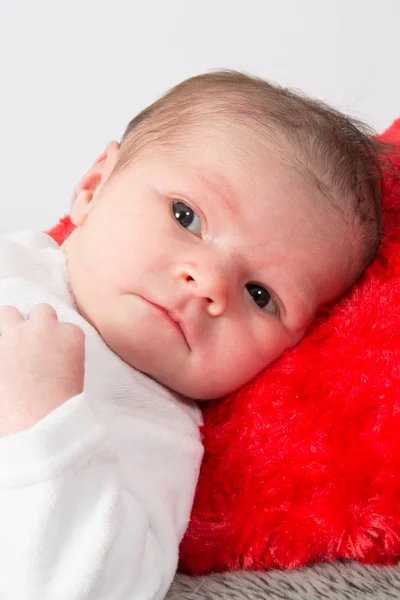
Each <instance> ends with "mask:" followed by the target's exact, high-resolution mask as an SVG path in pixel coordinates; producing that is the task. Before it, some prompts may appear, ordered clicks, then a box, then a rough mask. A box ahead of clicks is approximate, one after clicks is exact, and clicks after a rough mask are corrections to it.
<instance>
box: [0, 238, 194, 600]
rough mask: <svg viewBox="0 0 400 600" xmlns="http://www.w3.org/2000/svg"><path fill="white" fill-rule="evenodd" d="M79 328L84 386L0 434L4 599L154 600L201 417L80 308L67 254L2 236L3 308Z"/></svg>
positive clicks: (176, 539) (177, 537) (186, 505)
mask: <svg viewBox="0 0 400 600" xmlns="http://www.w3.org/2000/svg"><path fill="white" fill-rule="evenodd" d="M41 302H45V303H48V304H51V305H52V306H53V307H54V308H55V310H56V311H57V314H58V318H59V320H60V321H61V322H71V323H76V324H77V325H79V326H80V327H81V328H82V329H83V330H84V332H85V344H86V361H85V384H84V391H83V393H82V394H79V395H78V396H75V397H73V398H71V399H70V400H68V401H67V402H66V403H65V404H63V405H62V406H60V407H59V408H57V409H56V410H54V411H53V412H51V413H50V414H49V415H47V416H46V417H45V418H44V419H43V420H42V421H40V422H39V423H37V424H36V425H34V426H33V427H31V428H30V429H27V430H26V431H23V432H20V433H16V434H13V435H9V436H5V437H2V438H0V599H1V600H3V599H4V600H89V599H91V600H139V599H140V600H151V599H159V598H163V597H164V595H165V594H166V592H167V590H168V587H169V585H170V583H171V581H172V578H173V576H174V573H175V570H176V566H177V557H178V546H179V543H180V541H181V539H182V536H183V534H184V532H185V529H186V527H187V523H188V519H189V514H190V510H191V506H192V502H193V495H194V490H195V486H196V482H197V477H198V472H199V466H200V462H201V458H202V451H203V449H202V445H201V442H200V435H199V425H200V424H201V416H200V411H199V409H198V408H197V407H196V405H195V404H194V403H192V402H189V401H185V400H183V399H182V398H180V397H179V396H177V395H176V394H174V393H172V392H170V391H169V390H167V389H166V388H164V387H162V386H161V385H159V384H158V383H156V382H155V381H153V380H152V379H149V378H148V377H147V376H145V375H143V374H142V373H140V372H138V371H136V370H135V369H133V368H132V367H129V366H128V365H127V364H126V363H124V362H123V361H122V360H121V359H120V358H119V357H118V356H116V355H115V354H114V353H113V352H112V351H111V350H110V349H109V348H108V346H107V345H106V344H105V343H104V342H103V340H102V339H101V337H100V336H99V335H98V333H97V332H96V330H95V329H94V328H93V327H91V325H89V324H88V323H87V322H86V321H85V320H84V319H83V318H82V317H81V316H80V315H79V314H78V312H77V311H76V307H75V305H74V300H73V297H72V295H71V293H70V291H69V287H68V279H67V269H66V261H65V257H64V254H63V253H62V252H61V251H60V249H59V247H58V246H57V244H56V243H55V242H54V241H53V240H52V239H51V238H49V237H48V236H46V235H44V234H41V233H32V232H26V233H22V234H16V235H11V236H2V237H0V305H7V304H11V305H13V306H15V307H16V308H18V309H19V310H20V311H21V312H22V314H23V315H24V316H26V315H27V314H28V313H29V311H30V309H31V308H32V307H33V306H34V305H35V304H38V303H41Z"/></svg>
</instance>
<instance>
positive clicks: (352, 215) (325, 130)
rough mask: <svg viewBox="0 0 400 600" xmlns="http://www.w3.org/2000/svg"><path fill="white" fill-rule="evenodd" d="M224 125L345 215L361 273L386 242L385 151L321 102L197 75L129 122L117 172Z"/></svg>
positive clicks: (234, 79)
mask: <svg viewBox="0 0 400 600" xmlns="http://www.w3.org/2000/svg"><path fill="white" fill-rule="evenodd" d="M226 120H228V121H229V122H230V124H231V125H232V126H233V127H235V126H237V127H245V128H247V130H248V131H249V132H250V133H251V135H250V136H249V137H250V138H251V139H252V141H253V142H254V140H255V139H257V140H259V141H261V142H262V143H265V144H267V145H269V146H270V147H273V148H274V151H275V153H276V154H277V155H278V156H279V157H280V158H281V159H283V158H284V159H285V160H286V163H287V164H288V162H287V161H289V164H290V166H291V167H293V168H294V169H296V171H298V172H299V173H301V175H303V176H304V177H305V178H306V179H307V180H308V181H309V182H310V183H311V185H312V186H313V187H314V189H316V190H317V191H318V192H319V193H320V195H321V196H323V197H325V198H326V199H327V201H328V202H329V203H330V204H331V205H333V206H334V207H335V208H336V209H338V210H339V211H340V213H342V215H343V217H344V218H345V221H346V223H347V224H348V225H349V230H350V236H355V238H356V240H354V239H353V243H354V242H355V243H356V245H357V247H358V253H359V263H360V264H359V272H358V274H360V273H361V272H362V271H363V270H364V268H365V267H366V266H367V265H368V264H369V263H370V262H371V261H372V260H373V258H374V257H375V255H376V252H377V250H378V247H379V245H380V243H381V238H382V219H381V195H382V188H383V174H382V164H383V162H382V161H383V157H384V155H385V148H384V146H383V145H382V144H381V143H380V142H379V141H378V140H377V139H376V138H374V137H373V136H372V133H373V132H372V131H371V130H370V129H369V128H368V127H367V126H366V125H364V124H363V123H361V122H360V121H357V120H355V119H353V118H351V117H349V116H347V115H345V114H342V113H341V112H339V111H337V110H335V109H334V108H331V107H330V106H328V105H326V104H324V103H323V102H320V101H318V100H314V99H311V98H308V97H306V96H304V95H302V94H301V93H297V92H294V91H292V90H289V89H287V88H283V87H280V86H278V85H273V84H271V83H268V82H266V81H264V80H263V79H260V78H257V77H251V76H249V75H247V74H243V73H239V72H236V71H221V72H214V73H208V74H205V75H199V76H197V77H192V78H190V79H187V80H186V81H183V82H182V83H180V84H179V85H177V86H175V87H174V88H172V89H171V90H170V91H168V92H167V93H166V94H165V95H164V96H162V97H161V98H160V99H159V100H157V101H156V102H155V103H154V104H152V105H151V106H149V107H148V108H146V109H144V110H143V111H142V112H141V113H139V114H138V115H137V116H136V117H135V118H134V119H133V120H132V121H131V122H130V123H129V125H128V127H127V129H126V131H125V133H124V135H123V138H122V142H121V152H120V157H119V162H118V164H117V166H116V169H115V171H119V170H120V169H121V168H123V167H124V166H125V165H127V164H128V163H129V162H130V161H131V160H132V159H133V158H134V157H136V156H138V155H139V154H141V153H142V152H146V151H147V150H148V149H150V150H151V151H154V147H155V146H162V147H167V148H169V147H173V146H176V145H179V143H182V142H183V141H184V140H186V141H187V139H188V132H189V131H191V129H193V128H195V127H196V125H197V126H198V125H203V124H206V125H207V124H209V126H210V131H213V130H214V131H217V130H218V126H219V124H221V122H224V121H225V122H226Z"/></svg>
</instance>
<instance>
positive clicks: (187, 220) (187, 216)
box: [172, 201, 201, 236]
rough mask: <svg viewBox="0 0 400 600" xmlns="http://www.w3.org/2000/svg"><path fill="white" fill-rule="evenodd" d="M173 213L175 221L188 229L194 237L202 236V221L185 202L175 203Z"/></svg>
mask: <svg viewBox="0 0 400 600" xmlns="http://www.w3.org/2000/svg"><path fill="white" fill-rule="evenodd" d="M172 212H173V214H174V217H175V219H176V220H177V221H178V223H179V224H180V225H182V227H184V228H185V229H188V230H189V231H190V232H191V233H194V235H198V236H200V235H201V221H200V219H199V217H198V216H197V215H196V213H195V212H194V211H193V210H192V209H191V208H190V206H188V205H187V204H185V203H184V202H178V201H176V202H173V203H172Z"/></svg>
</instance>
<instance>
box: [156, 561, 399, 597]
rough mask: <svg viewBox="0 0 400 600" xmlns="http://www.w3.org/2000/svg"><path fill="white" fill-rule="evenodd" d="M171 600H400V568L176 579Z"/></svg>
mask: <svg viewBox="0 0 400 600" xmlns="http://www.w3.org/2000/svg"><path fill="white" fill-rule="evenodd" d="M167 599H168V600H325V599H326V600H372V599H374V600H394V599H396V600H400V566H394V567H376V566H369V565H359V564H357V563H332V564H319V565H314V566H312V567H307V568H304V569H299V570H295V571H275V570H273V571H265V572H263V573H252V572H249V571H239V572H237V573H223V574H214V575H208V576H206V577H199V578H197V579H196V578H192V577H187V576H185V575H177V576H176V578H175V581H174V583H173V584H172V586H171V589H170V591H169V593H168V595H167Z"/></svg>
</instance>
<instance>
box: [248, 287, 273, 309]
mask: <svg viewBox="0 0 400 600" xmlns="http://www.w3.org/2000/svg"><path fill="white" fill-rule="evenodd" d="M246 288H247V291H248V292H249V294H250V296H251V297H252V298H253V300H254V302H255V303H256V304H257V306H259V307H260V308H262V309H263V310H266V311H268V312H271V313H273V314H275V315H278V314H279V307H278V305H277V303H276V302H275V300H274V299H273V297H272V296H271V294H270V293H269V292H268V290H266V289H265V288H263V287H262V286H261V285H257V284H256V283H248V284H247V285H246Z"/></svg>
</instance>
